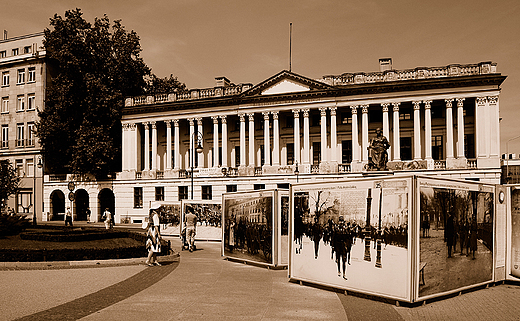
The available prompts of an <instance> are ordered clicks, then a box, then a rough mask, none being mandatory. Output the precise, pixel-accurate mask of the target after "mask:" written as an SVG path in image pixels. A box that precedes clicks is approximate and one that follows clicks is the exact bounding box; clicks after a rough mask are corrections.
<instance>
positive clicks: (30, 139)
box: [27, 123, 34, 146]
mask: <svg viewBox="0 0 520 321" xmlns="http://www.w3.org/2000/svg"><path fill="white" fill-rule="evenodd" d="M27 146H34V123H27Z"/></svg>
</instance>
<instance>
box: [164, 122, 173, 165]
mask: <svg viewBox="0 0 520 321" xmlns="http://www.w3.org/2000/svg"><path fill="white" fill-rule="evenodd" d="M165 123H166V169H167V170H171V169H172V121H171V120H170V119H168V120H165Z"/></svg>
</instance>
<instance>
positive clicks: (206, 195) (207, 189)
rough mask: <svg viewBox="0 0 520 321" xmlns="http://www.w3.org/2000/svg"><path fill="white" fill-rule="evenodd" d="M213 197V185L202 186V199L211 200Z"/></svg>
mask: <svg viewBox="0 0 520 321" xmlns="http://www.w3.org/2000/svg"><path fill="white" fill-rule="evenodd" d="M212 197H213V193H212V191H211V185H206V186H202V199H203V200H210V199H212Z"/></svg>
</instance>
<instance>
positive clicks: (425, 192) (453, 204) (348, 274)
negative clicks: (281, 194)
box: [289, 175, 505, 303]
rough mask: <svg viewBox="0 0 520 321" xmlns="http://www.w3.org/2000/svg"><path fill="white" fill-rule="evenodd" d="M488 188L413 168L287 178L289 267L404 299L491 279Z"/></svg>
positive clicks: (294, 272)
mask: <svg viewBox="0 0 520 321" xmlns="http://www.w3.org/2000/svg"><path fill="white" fill-rule="evenodd" d="M494 196H495V185H492V184H483V183H478V182H473V181H459V180H449V179H438V178H430V177H422V176H415V175H402V176H397V175H396V176H393V175H386V176H372V177H367V178H360V179H352V180H341V181H330V182H320V183H310V184H295V185H293V186H292V187H291V200H292V203H291V213H290V232H291V234H290V240H291V242H290V255H289V276H290V278H291V279H293V280H301V281H306V282H310V283H315V284H320V285H325V286H331V287H334V288H339V289H344V290H350V291H356V292H361V293H365V294H369V295H375V296H380V297H385V298H390V299H395V300H398V301H403V302H410V303H411V302H416V301H422V300H426V299H428V298H432V297H437V296H442V295H445V294H449V293H453V292H456V291H461V290H464V289H468V288H471V287H474V286H478V285H482V284H486V283H489V282H493V281H494V277H495V269H494V267H495V256H494V253H495V252H496V251H495V250H494V246H495V240H494V237H495V236H494V235H495V234H494V233H495V232H494V231H495V229H494V228H495V227H494V226H495V225H494V223H495V218H494V216H495V207H494V206H495V201H494ZM504 221H505V220H504ZM504 245H505V243H504V244H502V245H501V246H503V247H502V248H501V249H500V251H501V252H502V253H505V246H504ZM461 252H462V253H461Z"/></svg>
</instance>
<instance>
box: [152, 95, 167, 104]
mask: <svg viewBox="0 0 520 321" xmlns="http://www.w3.org/2000/svg"><path fill="white" fill-rule="evenodd" d="M154 100H155V102H156V103H157V102H159V103H160V102H164V101H168V94H159V95H155V99H154Z"/></svg>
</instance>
